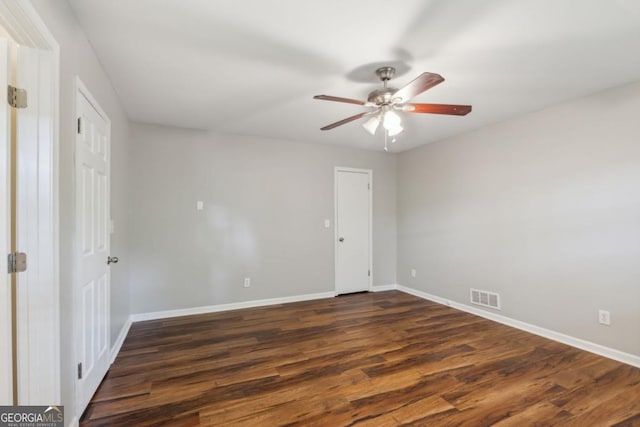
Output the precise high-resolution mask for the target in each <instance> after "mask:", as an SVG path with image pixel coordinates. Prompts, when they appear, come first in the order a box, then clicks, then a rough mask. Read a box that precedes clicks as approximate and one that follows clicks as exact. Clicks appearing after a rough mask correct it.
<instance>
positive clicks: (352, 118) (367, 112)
mask: <svg viewBox="0 0 640 427" xmlns="http://www.w3.org/2000/svg"><path fill="white" fill-rule="evenodd" d="M368 114H371V112H370V111H365V112H364V113H360V114H356V115H355V116H351V117H347V118H346V119H342V120H340V121H339V122H335V123H331V124H330V125H327V126H325V127H323V128H320V130H331V129H333V128H337V127H338V126H342V125H344V124H347V123H349V122H352V121H354V120H358V119H359V118H361V117H364V116H366V115H368Z"/></svg>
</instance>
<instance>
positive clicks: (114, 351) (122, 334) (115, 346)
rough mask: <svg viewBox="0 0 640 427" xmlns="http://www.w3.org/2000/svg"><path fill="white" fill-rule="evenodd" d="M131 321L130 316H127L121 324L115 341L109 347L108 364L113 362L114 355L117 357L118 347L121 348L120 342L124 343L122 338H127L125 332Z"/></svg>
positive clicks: (127, 331) (126, 332) (127, 330)
mask: <svg viewBox="0 0 640 427" xmlns="http://www.w3.org/2000/svg"><path fill="white" fill-rule="evenodd" d="M131 323H132V320H131V316H129V318H128V319H127V321H126V322H125V324H124V325H123V326H122V329H121V330H120V333H119V334H118V338H117V339H116V342H115V343H114V344H113V346H112V347H111V360H110V361H109V364H113V362H115V360H116V357H118V353H119V352H120V348H122V344H124V340H125V338H127V334H128V333H129V328H131Z"/></svg>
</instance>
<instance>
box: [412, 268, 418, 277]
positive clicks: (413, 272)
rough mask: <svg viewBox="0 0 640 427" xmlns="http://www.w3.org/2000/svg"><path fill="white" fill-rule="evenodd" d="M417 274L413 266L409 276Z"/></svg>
mask: <svg viewBox="0 0 640 427" xmlns="http://www.w3.org/2000/svg"><path fill="white" fill-rule="evenodd" d="M417 275H418V273H417V272H416V269H415V268H412V269H411V277H413V278H415V277H416V276H417Z"/></svg>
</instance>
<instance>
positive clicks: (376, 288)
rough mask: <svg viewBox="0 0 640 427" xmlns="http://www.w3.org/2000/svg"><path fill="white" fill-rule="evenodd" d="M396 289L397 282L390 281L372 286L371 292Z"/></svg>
mask: <svg viewBox="0 0 640 427" xmlns="http://www.w3.org/2000/svg"><path fill="white" fill-rule="evenodd" d="M396 289H398V284H397V283H392V284H390V285H377V286H374V287H373V289H372V291H373V292H384V291H395V290H396Z"/></svg>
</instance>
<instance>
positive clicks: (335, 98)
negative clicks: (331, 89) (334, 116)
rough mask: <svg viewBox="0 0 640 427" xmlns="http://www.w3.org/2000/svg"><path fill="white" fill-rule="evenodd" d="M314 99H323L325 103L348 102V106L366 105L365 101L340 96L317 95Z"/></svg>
mask: <svg viewBox="0 0 640 427" xmlns="http://www.w3.org/2000/svg"><path fill="white" fill-rule="evenodd" d="M313 99H322V100H325V101H335V102H346V103H348V104H358V105H365V104H366V103H365V102H364V101H359V100H357V99H351V98H340V97H339V96H329V95H316V96H314V97H313Z"/></svg>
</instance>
